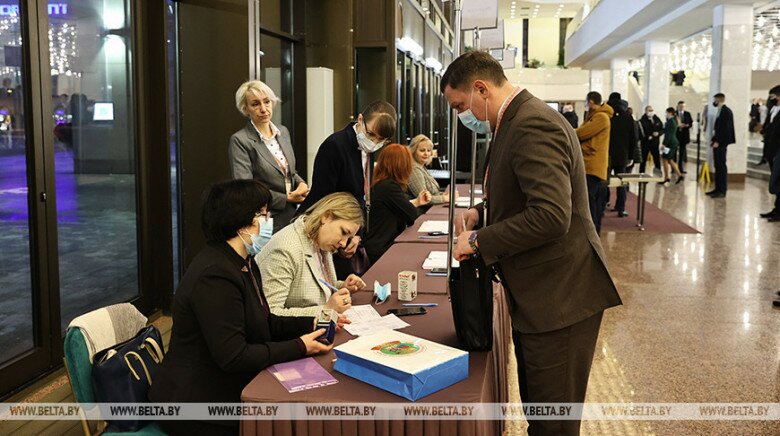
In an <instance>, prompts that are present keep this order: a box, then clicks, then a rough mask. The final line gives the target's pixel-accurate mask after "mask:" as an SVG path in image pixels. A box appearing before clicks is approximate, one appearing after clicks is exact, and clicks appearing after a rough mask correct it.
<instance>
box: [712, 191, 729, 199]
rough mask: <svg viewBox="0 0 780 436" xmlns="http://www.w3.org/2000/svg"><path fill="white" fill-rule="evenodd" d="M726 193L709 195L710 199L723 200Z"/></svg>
mask: <svg viewBox="0 0 780 436" xmlns="http://www.w3.org/2000/svg"><path fill="white" fill-rule="evenodd" d="M725 197H726V193H725V192H716V193H714V194H712V195H710V198H725Z"/></svg>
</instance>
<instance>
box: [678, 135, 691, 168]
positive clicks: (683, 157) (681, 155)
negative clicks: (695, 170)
mask: <svg viewBox="0 0 780 436" xmlns="http://www.w3.org/2000/svg"><path fill="white" fill-rule="evenodd" d="M688 142H690V140H688V141H687V142H682V141H680V146H679V147H678V150H679V151H678V152H677V167H678V168H680V172H683V171H685V162H687V161H688Z"/></svg>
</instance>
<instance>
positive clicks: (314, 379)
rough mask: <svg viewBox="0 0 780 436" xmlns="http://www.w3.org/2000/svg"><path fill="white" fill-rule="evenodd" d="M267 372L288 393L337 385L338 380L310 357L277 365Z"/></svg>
mask: <svg viewBox="0 0 780 436" xmlns="http://www.w3.org/2000/svg"><path fill="white" fill-rule="evenodd" d="M268 370H269V371H271V374H273V376H274V377H276V379H277V380H279V383H281V384H282V386H284V387H285V389H287V392H290V393H293V392H298V391H305V390H307V389H313V388H319V387H322V386H329V385H332V384H335V383H338V380H336V379H335V378H333V376H332V375H330V373H329V372H328V371H326V370H325V368H323V367H322V365H320V364H319V363H317V361H316V360H314V359H312V358H311V357H307V358H304V359H300V360H294V361H292V362H286V363H279V364H276V365H274V366H272V367H270V368H268Z"/></svg>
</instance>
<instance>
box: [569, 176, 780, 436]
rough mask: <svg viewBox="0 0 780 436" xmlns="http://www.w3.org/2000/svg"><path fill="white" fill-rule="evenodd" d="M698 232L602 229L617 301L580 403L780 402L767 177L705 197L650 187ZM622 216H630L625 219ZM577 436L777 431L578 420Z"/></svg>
mask: <svg viewBox="0 0 780 436" xmlns="http://www.w3.org/2000/svg"><path fill="white" fill-rule="evenodd" d="M647 198H648V201H651V202H652V203H654V204H655V205H656V206H658V207H659V208H661V209H663V210H665V211H667V212H669V213H670V214H672V215H674V216H675V217H677V218H678V219H680V220H682V221H684V222H686V223H688V224H689V225H691V226H692V227H695V228H696V229H698V230H699V231H700V232H701V234H698V235H690V234H688V235H683V234H660V233H647V232H639V231H637V232H636V233H605V234H603V235H602V236H601V239H602V243H603V245H604V248H605V250H606V253H607V257H608V260H609V268H610V271H611V272H612V274H613V277H614V278H615V281H616V283H617V286H618V290H619V291H620V295H621V297H622V298H623V303H624V305H623V306H621V307H618V308H614V309H610V310H608V311H607V312H606V313H605V316H604V321H603V324H602V329H601V334H600V337H599V342H598V345H597V348H596V350H597V351H596V356H595V359H594V362H593V370H592V372H591V377H590V384H589V389H588V396H587V401H588V402H601V403H607V402H621V403H622V402H637V403H640V402H668V403H690V402H707V403H730V402H756V403H769V402H772V403H777V402H780V309H776V308H773V307H772V299H773V296H774V295H775V292H776V291H778V290H780V223H769V222H766V221H765V220H763V219H761V218H759V217H758V214H759V213H760V212H766V211H768V210H769V209H771V206H772V201H773V199H774V197H773V196H770V195H769V193H768V192H767V187H766V181H763V180H755V179H748V180H747V181H746V182H745V183H744V184H732V185H731V186H730V189H729V192H728V195H727V197H726V198H724V199H710V198H708V197H706V196H705V195H704V191H703V190H702V188H701V186H700V185H698V184H697V183H696V182H694V181H686V182H684V183H683V184H681V185H676V186H675V185H672V186H671V187H662V186H657V185H654V186H650V187H649V189H648V195H647ZM629 219H630V218H629ZM582 434H584V435H631V434H641V435H700V434H701V435H715V434H717V435H747V434H751V435H778V434H780V421H622V422H618V421H585V422H583V424H582Z"/></svg>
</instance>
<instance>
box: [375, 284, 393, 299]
mask: <svg viewBox="0 0 780 436" xmlns="http://www.w3.org/2000/svg"><path fill="white" fill-rule="evenodd" d="M389 296H390V283H385V284H384V285H380V284H379V282H378V281H376V280H374V298H375V303H376V304H381V303H384V302H385V301H386V300H387V298H388V297H389Z"/></svg>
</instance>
